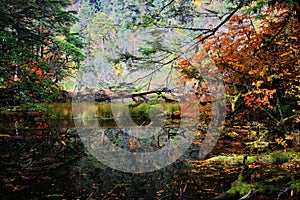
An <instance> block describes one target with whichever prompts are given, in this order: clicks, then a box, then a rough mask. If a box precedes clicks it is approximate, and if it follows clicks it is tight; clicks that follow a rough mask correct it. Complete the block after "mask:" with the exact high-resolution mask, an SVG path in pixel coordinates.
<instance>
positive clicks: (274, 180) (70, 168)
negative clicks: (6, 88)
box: [0, 113, 299, 200]
mask: <svg viewBox="0 0 300 200" xmlns="http://www.w3.org/2000/svg"><path fill="white" fill-rule="evenodd" d="M101 125H102V133H101V134H100V135H101V136H103V135H104V136H105V137H107V138H109V140H110V141H112V143H113V144H115V145H117V146H119V147H121V148H123V149H125V150H127V151H130V152H132V153H135V152H144V151H146V150H147V151H154V150H157V149H159V148H161V147H163V146H164V144H165V143H166V142H167V141H168V138H172V137H173V136H174V135H176V134H174V133H173V131H174V130H176V128H178V121H176V120H174V121H170V122H168V124H167V126H165V127H164V128H163V129H161V132H160V133H159V134H158V135H157V136H155V137H153V139H152V140H147V141H146V144H147V145H146V146H148V147H149V148H148V149H145V148H141V147H140V146H138V145H137V143H132V141H130V138H128V137H126V136H127V133H126V131H124V129H120V128H118V127H116V126H115V124H114V123H113V122H111V121H101ZM131 128H132V127H131ZM133 128H136V129H137V130H139V129H140V130H142V129H143V127H142V128H141V126H139V127H133ZM175 132H176V131H175ZM85 134H86V133H85ZM241 134H242V133H241ZM0 136H1V137H0V147H1V155H0V156H1V158H0V159H1V163H0V169H1V171H0V194H1V198H2V199H140V200H142V199H213V198H215V199H218V198H219V199H226V196H222V194H224V193H225V192H226V191H228V190H230V189H232V187H233V186H235V184H240V183H239V182H237V180H239V177H240V176H241V174H243V175H244V177H243V179H245V180H246V179H247V178H248V179H249V180H248V181H247V183H249V185H248V186H245V191H244V194H247V193H248V192H249V188H250V189H251V187H252V186H256V187H257V185H256V183H259V184H260V185H264V184H266V183H268V185H269V187H268V188H267V189H264V190H260V191H261V192H257V194H256V195H255V196H254V197H253V199H259V198H262V199H276V198H277V197H278V195H279V193H280V192H281V191H283V190H284V189H285V188H286V187H289V189H290V190H292V191H293V197H290V196H291V195H290V193H287V195H285V194H283V195H280V199H287V198H289V199H293V198H294V199H298V197H299V191H297V190H296V189H294V188H291V187H290V186H287V185H285V182H284V181H285V180H286V179H285V178H284V177H283V176H287V174H288V179H287V180H288V181H290V182H292V181H294V182H293V184H295V185H297V182H298V180H299V170H298V169H299V163H298V161H299V159H298V157H297V156H299V155H298V154H296V155H294V154H291V155H290V157H289V159H288V160H286V161H282V162H278V163H275V162H273V163H267V162H266V161H264V162H265V163H263V161H261V163H259V162H258V159H256V160H255V161H253V162H252V163H251V164H250V163H249V165H248V166H249V169H248V170H247V173H245V165H244V164H243V162H242V160H243V158H242V157H243V156H244V155H245V147H244V146H243V144H242V142H240V141H236V140H235V141H234V140H230V139H229V138H228V136H224V137H221V138H220V139H219V141H218V143H217V144H216V146H215V149H214V150H213V151H212V152H210V153H209V154H208V155H207V156H206V157H205V159H199V157H198V152H199V149H200V147H201V143H202V141H203V140H204V138H205V134H200V133H199V134H196V138H195V140H194V141H193V142H192V144H191V145H190V147H189V148H188V149H187V150H186V151H185V153H184V154H183V155H182V156H181V157H180V158H178V159H176V160H175V161H174V162H173V163H172V164H170V165H168V166H166V167H163V168H161V169H158V170H155V171H152V172H145V173H131V172H122V171H118V170H115V169H113V168H111V167H108V166H107V165H104V164H103V163H102V162H100V161H99V159H96V158H95V156H94V155H93V154H92V153H91V152H89V151H87V149H86V146H85V145H84V143H85V142H84V140H86V138H85V137H84V134H82V133H80V132H78V129H76V128H75V127H74V122H73V120H59V121H57V120H50V119H48V118H47V117H45V116H44V115H42V114H40V113H25V114H24V113H23V114H22V113H21V114H10V115H6V116H5V117H4V116H2V118H1V124H0ZM124 138H125V139H124ZM126 138H127V139H128V140H126ZM97 139H99V138H97ZM126 141H127V142H126ZM135 142H136V141H135ZM140 143H141V141H140ZM144 146H145V145H144ZM161 156H162V157H163V156H164V155H163V154H162V155H161ZM216 158H218V159H216ZM297 159H298V160H297ZM112 162H113V160H112ZM249 162H250V160H249ZM286 162H289V165H288V166H287V167H286V168H283V167H282V165H283V163H286ZM262 169H263V171H262ZM243 170H244V171H243ZM250 179H251V180H250ZM241 183H242V182H241ZM298 184H299V183H298ZM290 185H291V184H290ZM240 187H243V186H240ZM230 198H233V199H238V198H237V197H236V196H234V195H233V196H231V197H230Z"/></svg>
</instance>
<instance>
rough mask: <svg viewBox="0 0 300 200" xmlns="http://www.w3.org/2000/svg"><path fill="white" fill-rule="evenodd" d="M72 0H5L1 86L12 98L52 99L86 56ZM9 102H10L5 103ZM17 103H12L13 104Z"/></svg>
mask: <svg viewBox="0 0 300 200" xmlns="http://www.w3.org/2000/svg"><path fill="white" fill-rule="evenodd" d="M69 5H70V2H69V1H68V0H39V1H35V0H29V1H27V0H26V1H25V0H17V1H7V0H3V1H1V2H0V16H1V19H2V23H1V25H0V38H1V41H0V49H1V51H0V54H1V56H0V57H1V58H0V73H1V75H0V87H1V89H2V90H3V91H5V92H3V95H4V93H6V94H7V95H8V96H9V97H8V98H6V99H8V100H13V101H15V102H17V101H23V102H27V101H34V100H42V101H43V100H47V98H48V97H49V95H50V94H53V93H54V90H55V86H54V84H56V83H57V82H58V81H60V80H61V79H62V78H63V77H64V76H65V75H66V74H68V73H69V72H68V71H69V69H71V68H76V67H78V63H79V61H80V60H82V59H83V55H82V53H81V50H80V48H81V46H82V44H81V41H80V36H79V35H78V34H76V33H71V32H70V28H71V26H72V25H73V23H74V22H75V16H74V12H73V11H68V10H67V8H68V6H69ZM4 103H8V102H4ZM11 103H12V102H11Z"/></svg>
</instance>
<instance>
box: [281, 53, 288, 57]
mask: <svg viewBox="0 0 300 200" xmlns="http://www.w3.org/2000/svg"><path fill="white" fill-rule="evenodd" d="M289 54H290V52H284V53H283V54H281V55H280V57H284V56H286V55H289Z"/></svg>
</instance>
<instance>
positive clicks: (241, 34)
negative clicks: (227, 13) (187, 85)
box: [179, 1, 300, 136]
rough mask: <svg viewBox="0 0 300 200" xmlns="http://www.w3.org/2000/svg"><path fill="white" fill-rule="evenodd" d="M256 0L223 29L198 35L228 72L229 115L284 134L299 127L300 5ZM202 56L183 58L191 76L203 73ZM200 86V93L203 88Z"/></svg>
mask: <svg viewBox="0 0 300 200" xmlns="http://www.w3.org/2000/svg"><path fill="white" fill-rule="evenodd" d="M249 2H250V1H249ZM252 2H253V3H249V4H244V5H243V6H242V7H241V9H239V10H237V12H236V13H235V14H233V15H232V16H231V17H230V19H229V20H228V21H227V22H226V23H224V25H223V26H224V27H223V30H216V32H215V33H214V34H213V35H209V37H206V36H207V35H199V37H198V38H197V39H198V40H199V41H201V42H204V46H205V53H206V52H208V53H209V54H210V56H211V58H212V59H213V60H214V62H215V64H216V65H217V66H218V69H219V73H220V75H222V76H223V79H224V82H225V86H226V94H227V98H228V102H229V103H230V107H229V112H228V115H229V116H233V115H234V116H235V120H239V121H245V122H247V121H253V120H255V121H259V122H261V123H264V124H265V126H266V127H269V128H270V129H271V130H276V133H279V135H281V136H282V135H283V134H284V133H286V132H287V131H289V130H293V129H295V128H297V127H299V105H300V104H299V103H300V102H299V97H300V96H299V92H300V90H299V89H300V88H299V52H300V51H299V50H300V49H299V39H300V38H299V8H300V7H299V4H298V3H295V2H293V1H290V2H282V1H270V2H268V4H265V3H262V1H252ZM258 3H261V4H258ZM202 53H203V52H202ZM200 57H201V51H200V53H199V54H196V55H194V56H192V57H190V58H189V59H186V60H181V61H180V62H179V69H180V70H181V71H182V72H183V74H185V75H186V79H190V78H194V79H195V78H197V77H201V72H199V67H196V68H195V67H194V66H193V63H195V61H196V63H198V64H200V61H197V59H198V60H199V58H200ZM193 67H194V68H193ZM200 68H201V67H200ZM193 69H194V70H193ZM196 84H198V85H199V81H198V83H195V85H196ZM202 85H203V84H202ZM200 86H201V85H200ZM195 89H196V92H197V93H200V92H201V91H200V90H203V87H199V86H198V87H196V88H195ZM297 123H298V125H297Z"/></svg>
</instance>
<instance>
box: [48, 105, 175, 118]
mask: <svg viewBox="0 0 300 200" xmlns="http://www.w3.org/2000/svg"><path fill="white" fill-rule="evenodd" d="M44 107H45V110H46V112H47V113H48V114H49V115H51V116H52V117H53V118H54V119H73V118H90V117H97V118H100V119H113V118H114V117H118V116H113V113H112V103H107V102H101V103H80V104H77V105H76V104H72V103H52V104H45V105H44ZM127 108H129V113H130V116H131V117H132V118H140V117H143V116H144V117H147V116H149V114H150V113H155V114H164V115H167V116H169V117H172V116H175V115H176V112H177V111H179V110H180V105H179V104H176V103H160V104H154V105H151V104H146V103H141V104H122V103H118V104H114V110H115V111H116V112H115V113H116V114H117V115H119V116H122V113H124V112H127V111H126V110H127ZM74 111H75V112H76V113H77V116H73V112H74ZM74 114H75V113H74Z"/></svg>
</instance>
